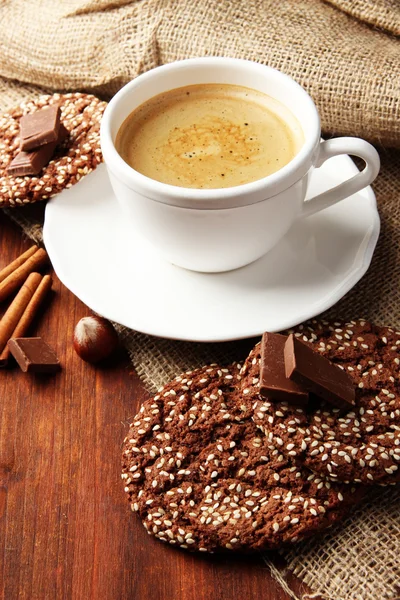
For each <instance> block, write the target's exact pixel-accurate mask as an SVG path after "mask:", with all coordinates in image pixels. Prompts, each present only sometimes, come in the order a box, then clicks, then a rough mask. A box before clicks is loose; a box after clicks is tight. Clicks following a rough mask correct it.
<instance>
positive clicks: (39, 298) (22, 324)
mask: <svg viewBox="0 0 400 600" xmlns="http://www.w3.org/2000/svg"><path fill="white" fill-rule="evenodd" d="M51 284H52V278H51V276H50V275H45V276H44V277H43V279H42V281H41V282H40V283H39V285H38V287H37V288H36V291H35V293H34V294H33V296H32V298H31V299H30V301H29V304H28V306H27V307H26V309H25V311H24V312H23V314H22V317H21V318H20V320H19V321H18V323H17V326H16V327H15V329H14V331H13V332H12V334H11V336H10V337H12V338H20V337H25V335H26V333H27V331H28V329H29V326H30V324H31V323H32V321H33V319H34V318H35V316H36V315H37V313H38V309H39V307H40V305H41V303H42V302H43V300H44V298H45V296H46V295H47V293H48V291H49V290H50V289H51ZM9 358H10V349H9V348H8V346H7V344H6V346H5V348H4V350H3V352H1V354H0V366H5V365H6V364H7V362H8V359H9Z"/></svg>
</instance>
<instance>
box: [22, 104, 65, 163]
mask: <svg viewBox="0 0 400 600" xmlns="http://www.w3.org/2000/svg"><path fill="white" fill-rule="evenodd" d="M60 117H61V111H60V107H59V106H58V105H57V104H53V105H52V106H49V107H48V108H42V109H40V110H37V111H35V112H33V113H28V114H27V115H24V116H23V117H21V120H20V122H19V136H20V139H21V150H24V151H25V152H28V151H29V150H33V149H34V148H39V147H40V146H44V145H46V144H49V143H50V142H56V141H57V140H58V132H59V129H60Z"/></svg>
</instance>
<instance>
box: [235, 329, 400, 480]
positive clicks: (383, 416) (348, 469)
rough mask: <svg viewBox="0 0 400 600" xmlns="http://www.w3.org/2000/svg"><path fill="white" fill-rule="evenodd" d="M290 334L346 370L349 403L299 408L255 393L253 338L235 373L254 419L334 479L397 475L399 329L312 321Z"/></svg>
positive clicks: (257, 354)
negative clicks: (352, 391)
mask: <svg viewBox="0 0 400 600" xmlns="http://www.w3.org/2000/svg"><path fill="white" fill-rule="evenodd" d="M294 335H295V336H296V337H298V338H299V339H301V340H302V341H303V342H305V343H306V344H308V345H310V346H312V347H313V348H314V349H316V350H317V351H318V352H320V353H321V355H322V356H324V357H326V358H328V359H329V360H330V361H332V362H333V363H334V364H336V365H337V366H339V367H340V368H341V369H343V370H345V371H346V372H347V373H348V374H349V375H350V376H351V378H352V380H353V383H354V386H355V388H356V397H355V406H354V407H352V408H351V409H350V410H348V411H343V410H340V409H339V408H336V407H333V406H332V405H330V404H328V403H322V404H319V403H315V405H314V406H313V405H311V406H309V407H308V408H307V409H302V408H299V407H293V406H290V405H289V404H287V403H283V402H281V403H274V402H270V401H268V399H264V398H262V396H261V395H260V393H259V388H258V384H257V382H256V383H253V381H256V380H255V378H257V376H258V370H259V363H260V360H261V347H260V344H257V345H256V346H255V348H254V349H253V350H252V352H251V353H250V355H249V357H248V358H247V360H246V362H245V364H244V366H243V369H242V373H241V375H242V381H241V401H242V402H243V403H244V404H245V405H246V406H247V408H248V409H250V408H251V410H252V411H253V420H254V422H255V423H256V424H257V425H258V426H259V427H260V428H261V429H262V430H263V431H264V433H265V434H266V436H267V439H268V440H269V441H270V442H271V443H273V444H275V445H277V446H278V447H279V448H280V450H281V452H282V453H283V454H285V455H286V456H290V457H292V458H293V459H295V460H296V462H297V463H298V464H301V465H304V466H306V467H308V468H309V469H311V470H312V471H314V472H315V473H318V474H319V475H321V476H326V477H329V478H330V479H331V480H333V481H344V482H358V483H359V482H362V483H366V484H374V483H379V484H391V483H395V482H397V481H400V469H399V465H400V377H399V376H400V367H399V365H400V332H399V331H396V330H394V329H391V328H389V327H377V326H374V325H371V324H370V323H367V322H366V321H362V320H361V321H350V322H349V323H338V322H336V323H333V324H331V323H327V322H326V321H322V322H318V321H316V320H313V321H311V322H309V323H308V324H306V325H300V326H299V327H298V328H297V329H296V330H295V331H294Z"/></svg>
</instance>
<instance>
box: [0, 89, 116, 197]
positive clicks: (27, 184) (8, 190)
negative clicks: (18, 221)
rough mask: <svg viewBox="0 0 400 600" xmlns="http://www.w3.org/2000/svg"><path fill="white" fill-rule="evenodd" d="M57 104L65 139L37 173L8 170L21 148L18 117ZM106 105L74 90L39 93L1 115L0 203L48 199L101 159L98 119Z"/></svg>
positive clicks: (75, 180)
mask: <svg viewBox="0 0 400 600" xmlns="http://www.w3.org/2000/svg"><path fill="white" fill-rule="evenodd" d="M56 105H59V106H60V111H61V123H62V125H64V127H65V128H66V130H67V131H68V137H67V139H66V140H65V141H64V142H63V143H62V144H58V145H57V147H56V148H55V151H54V154H53V156H52V157H49V158H51V160H50V162H49V163H48V164H47V165H45V166H43V168H42V169H41V170H40V172H39V173H38V174H36V175H25V176H24V175H21V176H20V175H12V174H11V175H10V174H8V173H7V168H8V167H9V165H10V164H11V163H12V161H13V160H14V159H15V157H16V156H17V154H18V153H19V152H20V119H21V117H23V116H24V115H28V114H32V113H35V112H37V111H39V110H40V109H42V108H47V107H52V106H56ZM105 107H106V103H105V102H103V101H101V100H99V98H96V97H95V96H92V95H90V94H82V93H78V92H76V93H71V94H53V95H51V96H40V97H39V98H37V99H35V100H32V101H30V102H23V103H22V104H20V105H19V106H17V107H16V108H15V109H13V110H11V111H9V112H6V113H3V114H2V115H0V206H11V207H13V206H21V205H23V204H31V203H33V202H37V201H39V200H47V199H48V198H51V197H52V196H54V195H55V194H58V193H59V192H61V191H62V190H63V189H65V188H68V187H71V186H72V185H74V184H75V183H76V182H78V181H79V180H80V179H81V178H82V177H84V176H85V175H87V174H88V173H90V172H91V171H93V170H94V169H95V168H96V167H97V166H98V165H99V164H100V163H101V162H102V154H101V149H100V121H101V118H102V116H103V112H104V110H105ZM60 128H61V125H60ZM51 143H52V142H51Z"/></svg>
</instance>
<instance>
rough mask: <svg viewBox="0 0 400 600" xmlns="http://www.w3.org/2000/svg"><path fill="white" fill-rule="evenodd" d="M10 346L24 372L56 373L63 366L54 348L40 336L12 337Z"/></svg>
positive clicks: (9, 342)
mask: <svg viewBox="0 0 400 600" xmlns="http://www.w3.org/2000/svg"><path fill="white" fill-rule="evenodd" d="M8 347H9V349H10V352H11V354H12V355H13V357H14V358H15V360H16V361H17V363H18V364H19V366H20V367H21V369H22V371H24V373H55V372H56V371H59V370H60V368H61V366H60V361H59V360H58V358H57V356H56V355H55V353H54V352H53V350H52V349H51V348H50V346H49V345H48V344H46V342H45V341H43V340H42V338H40V337H36V338H11V339H10V340H9V341H8Z"/></svg>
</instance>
